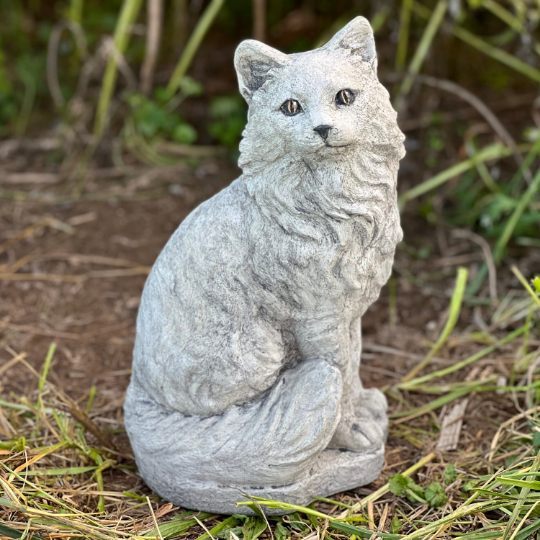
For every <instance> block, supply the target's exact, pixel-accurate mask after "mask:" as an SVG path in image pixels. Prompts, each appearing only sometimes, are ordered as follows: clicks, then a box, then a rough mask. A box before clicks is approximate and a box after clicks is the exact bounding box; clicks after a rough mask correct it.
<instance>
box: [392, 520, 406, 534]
mask: <svg viewBox="0 0 540 540" xmlns="http://www.w3.org/2000/svg"><path fill="white" fill-rule="evenodd" d="M402 527H403V523H402V521H401V519H399V518H398V517H397V516H394V517H393V518H392V523H391V524H390V530H391V531H392V533H393V534H398V533H399V532H400V531H401V529H402Z"/></svg>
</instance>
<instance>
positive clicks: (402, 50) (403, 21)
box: [396, 0, 414, 72]
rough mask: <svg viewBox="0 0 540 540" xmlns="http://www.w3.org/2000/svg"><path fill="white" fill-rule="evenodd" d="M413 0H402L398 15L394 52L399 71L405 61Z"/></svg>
mask: <svg viewBox="0 0 540 540" xmlns="http://www.w3.org/2000/svg"><path fill="white" fill-rule="evenodd" d="M413 4H414V0H402V2H401V13H400V16H399V41H398V46H397V52H396V71H398V72H400V71H402V70H403V68H404V67H405V63H406V61H407V48H408V45H409V28H410V25H411V11H412V7H413Z"/></svg>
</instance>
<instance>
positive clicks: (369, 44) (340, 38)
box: [323, 17, 377, 67]
mask: <svg viewBox="0 0 540 540" xmlns="http://www.w3.org/2000/svg"><path fill="white" fill-rule="evenodd" d="M323 49H326V50H329V51H339V52H345V53H347V54H349V55H351V56H361V57H362V60H363V61H364V62H369V63H370V64H372V65H373V66H374V67H376V62H377V53H376V51H375V39H374V37H373V30H372V29H371V25H370V24H369V22H368V21H367V19H365V18H364V17H356V18H354V19H353V20H352V21H351V22H350V23H349V24H347V25H346V26H344V27H343V28H342V29H341V30H340V31H339V32H338V33H337V34H336V35H335V36H334V37H333V38H332V39H331V40H330V41H329V42H328V43H327V44H326V45H324V46H323Z"/></svg>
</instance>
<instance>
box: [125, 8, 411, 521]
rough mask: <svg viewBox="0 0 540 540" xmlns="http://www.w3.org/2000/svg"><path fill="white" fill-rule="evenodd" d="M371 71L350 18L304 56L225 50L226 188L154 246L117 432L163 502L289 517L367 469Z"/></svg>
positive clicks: (383, 183) (375, 455)
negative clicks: (267, 504) (249, 498)
mask: <svg viewBox="0 0 540 540" xmlns="http://www.w3.org/2000/svg"><path fill="white" fill-rule="evenodd" d="M376 65H377V60H376V54H375V42H374V39H373V32H372V30H371V27H370V26H369V23H368V22H367V21H366V19H364V18H363V17H357V18H356V19H354V20H353V21H351V22H350V23H349V24H348V25H347V26H346V27H345V28H343V29H342V30H341V31H340V32H338V33H337V34H336V35H335V36H334V37H333V38H332V40H331V41H330V42H329V43H327V44H326V45H325V46H324V47H322V48H320V49H317V50H314V51H310V52H306V53H302V54H293V55H286V54H283V53H281V52H278V51H277V50H275V49H272V48H271V47H268V46H267V45H264V44H262V43H259V42H257V41H251V40H250V41H244V42H243V43H241V44H240V45H239V47H238V49H237V51H236V55H235V66H236V70H237V72H238V79H239V84H240V90H241V92H242V94H243V96H244V98H245V99H246V100H247V102H248V104H249V120H248V124H247V126H246V129H245V131H244V134H243V140H242V143H241V145H240V151H241V157H240V160H239V165H240V167H241V168H242V170H243V174H242V176H241V177H240V178H238V179H237V180H236V181H234V182H233V183H232V184H231V185H230V186H229V187H228V188H226V189H224V190H223V191H221V192H220V193H219V194H217V195H216V196H215V197H213V198H212V199H210V200H208V201H207V202H205V203H204V204H202V205H200V206H199V207H198V208H197V209H196V210H195V211H194V212H193V213H192V214H191V215H190V216H189V217H188V218H187V219H186V220H185V221H184V222H183V223H182V224H181V225H180V227H179V228H178V230H177V231H176V232H175V233H174V235H173V236H172V237H171V239H170V240H169V242H168V244H167V245H166V246H165V248H164V250H163V252H162V253H161V255H160V256H159V258H158V260H157V262H156V264H155V266H154V268H153V270H152V272H151V274H150V277H149V278H148V281H147V283H146V286H145V289H144V293H143V296H142V301H141V306H140V311H139V316H138V321H137V337H136V343H135V351H134V363H133V376H132V379H131V383H130V386H129V389H128V393H127V398H126V403H125V420H126V427H127V431H128V434H129V437H130V439H131V443H132V446H133V450H134V452H135V456H136V459H137V464H138V467H139V470H140V473H141V475H142V477H143V478H144V480H145V481H146V483H147V484H148V485H149V486H150V487H151V488H152V489H153V490H154V491H156V492H157V493H158V494H159V495H161V496H162V497H163V498H164V499H167V500H169V501H172V502H173V503H175V504H177V505H179V506H182V507H184V508H194V509H197V510H204V511H209V512H218V513H238V512H246V513H250V512H251V511H250V510H249V509H247V508H246V507H242V506H240V507H235V502H236V501H239V500H245V498H244V497H243V495H242V493H248V494H249V495H256V496H262V497H268V498H272V499H279V500H285V501H288V502H292V503H295V504H307V503H309V502H310V500H311V495H321V496H328V495H331V494H333V493H336V492H339V491H343V490H347V489H351V488H354V487H357V486H360V485H363V484H366V483H369V482H371V481H372V480H374V479H375V478H376V477H377V476H378V474H379V472H380V469H381V466H382V463H383V456H384V442H385V438H386V432H387V419H386V400H385V398H384V396H383V394H382V393H380V392H379V391H378V390H375V389H371V390H366V389H364V388H363V387H362V384H361V382H360V378H359V373H358V371H359V364H360V350H361V335H360V318H361V316H362V315H363V314H364V312H365V311H366V309H367V308H368V306H369V305H370V304H372V303H373V302H374V301H375V300H376V299H377V297H378V295H379V291H380V289H381V287H382V286H383V285H384V283H385V282H386V281H387V279H388V278H389V276H390V272H391V268H392V263H393V258H394V251H395V247H396V245H397V243H398V242H399V241H400V240H401V238H402V232H401V228H400V224H399V214H398V208H397V199H396V178H397V171H398V164H399V160H400V159H401V158H402V157H403V155H404V148H403V139H404V138H403V135H402V133H401V132H400V130H399V129H398V126H397V123H396V113H395V112H394V110H393V109H392V107H391V105H390V102H389V96H388V93H387V91H386V90H385V89H384V88H383V86H382V85H381V84H380V83H379V82H378V79H377V74H376ZM273 512H274V513H283V512H280V511H279V510H277V511H276V510H274V511H273ZM269 513H271V512H269Z"/></svg>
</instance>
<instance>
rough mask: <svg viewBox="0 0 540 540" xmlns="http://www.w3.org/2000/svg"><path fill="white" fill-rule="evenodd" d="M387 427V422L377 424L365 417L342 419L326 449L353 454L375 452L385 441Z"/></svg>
mask: <svg viewBox="0 0 540 540" xmlns="http://www.w3.org/2000/svg"><path fill="white" fill-rule="evenodd" d="M387 425H388V422H387V421H386V422H377V421H374V420H373V419H372V418H367V417H364V418H358V417H352V418H348V419H345V420H344V419H342V421H341V423H340V424H339V425H338V427H337V429H336V431H335V433H334V436H333V437H332V440H331V441H330V444H329V445H328V447H329V448H338V449H340V450H351V451H353V452H366V453H370V452H375V451H376V450H378V449H379V448H381V446H383V445H384V443H385V441H386V434H387V431H388V428H387Z"/></svg>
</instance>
